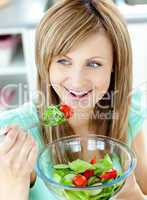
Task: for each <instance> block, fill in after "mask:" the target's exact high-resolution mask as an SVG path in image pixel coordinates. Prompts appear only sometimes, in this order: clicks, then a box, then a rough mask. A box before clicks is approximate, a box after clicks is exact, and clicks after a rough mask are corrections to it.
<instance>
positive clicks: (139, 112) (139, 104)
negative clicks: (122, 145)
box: [128, 89, 147, 144]
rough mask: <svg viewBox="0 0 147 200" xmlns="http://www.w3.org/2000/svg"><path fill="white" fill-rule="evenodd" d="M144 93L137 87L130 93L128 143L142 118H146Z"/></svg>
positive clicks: (135, 132)
mask: <svg viewBox="0 0 147 200" xmlns="http://www.w3.org/2000/svg"><path fill="white" fill-rule="evenodd" d="M143 95H144V93H143V92H142V91H141V90H140V89H137V90H135V91H133V93H132V100H131V107H130V112H129V121H128V140H129V144H131V143H132V140H133V139H134V138H135V137H136V135H137V134H138V133H139V131H140V130H141V128H142V125H143V122H144V120H145V119H146V118H147V107H146V106H144V105H143V98H144V96H143Z"/></svg>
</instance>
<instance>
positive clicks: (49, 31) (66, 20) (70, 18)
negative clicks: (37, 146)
mask: <svg viewBox="0 0 147 200" xmlns="http://www.w3.org/2000/svg"><path fill="white" fill-rule="evenodd" d="M91 2H92V1H91ZM93 5H94V8H95V9H96V11H91V10H90V9H89V8H88V7H87V4H84V3H82V2H81V1H80V0H64V1H60V2H58V3H56V4H54V5H53V6H52V7H51V8H49V10H48V11H47V12H46V14H45V16H44V17H43V19H42V20H41V22H40V24H39V25H38V27H37V31H36V65H37V71H38V90H39V91H41V92H42V93H43V94H44V96H45V100H46V102H45V104H44V105H43V106H42V107H40V108H39V112H40V114H41V113H43V112H44V110H45V108H46V106H47V105H51V104H59V97H58V96H57V94H56V92H55V91H54V89H53V88H52V86H49V87H48V85H49V84H50V81H49V69H50V64H51V62H52V59H53V57H54V56H58V55H61V54H63V55H66V54H67V53H68V52H69V51H70V50H71V49H72V47H73V46H74V45H76V44H77V43H79V42H81V41H82V40H84V39H85V38H86V37H88V36H89V35H90V34H92V33H93V32H96V31H98V30H99V29H100V27H103V28H104V29H105V31H106V32H107V34H108V36H109V38H110V40H111V42H112V45H113V57H114V59H113V60H114V63H113V72H112V75H111V83H110V87H109V91H110V90H111V91H119V93H118V95H115V97H114V102H113V110H112V111H113V112H114V113H119V118H118V119H114V118H113V117H112V118H111V119H109V120H103V123H101V122H102V121H101V120H100V119H93V121H95V122H96V124H97V128H98V130H97V134H103V135H107V136H110V137H113V138H116V139H119V140H122V141H126V140H127V131H128V125H129V124H128V113H129V107H130V103H131V99H130V98H128V96H129V92H130V91H131V89H132V50H131V44H130V37H129V33H128V30H127V26H126V23H125V21H124V18H123V17H122V16H121V14H120V12H119V10H118V9H117V7H116V6H115V5H114V3H113V2H111V1H109V0H95V1H93ZM102 101H103V99H101V102H102ZM98 109H99V108H97V106H95V108H94V112H98ZM99 111H100V110H99ZM100 121H101V122H100ZM102 124H103V125H104V126H103V131H102V132H101V131H99V130H100V129H99V128H100V126H102ZM42 134H43V138H44V142H45V143H49V142H51V141H52V140H54V139H57V138H59V137H62V136H65V135H69V134H73V132H72V128H71V127H70V126H69V124H68V123H65V124H64V125H61V126H58V127H50V128H44V127H42Z"/></svg>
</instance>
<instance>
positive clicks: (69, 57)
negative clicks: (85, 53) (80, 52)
mask: <svg viewBox="0 0 147 200" xmlns="http://www.w3.org/2000/svg"><path fill="white" fill-rule="evenodd" d="M62 56H64V57H66V58H68V59H70V60H72V58H70V57H69V56H67V55H61V56H60V57H62ZM95 58H100V59H104V57H100V56H93V57H90V58H87V60H88V61H89V60H91V59H95Z"/></svg>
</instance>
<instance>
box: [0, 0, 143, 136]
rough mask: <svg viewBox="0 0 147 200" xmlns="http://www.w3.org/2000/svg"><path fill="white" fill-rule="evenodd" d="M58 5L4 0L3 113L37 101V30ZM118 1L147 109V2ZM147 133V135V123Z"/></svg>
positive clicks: (0, 14) (0, 27)
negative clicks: (48, 11) (49, 11)
mask: <svg viewBox="0 0 147 200" xmlns="http://www.w3.org/2000/svg"><path fill="white" fill-rule="evenodd" d="M55 2H56V1H55V0H48V1H47V0H0V112H3V111H4V110H6V109H10V108H14V107H17V106H18V105H21V104H23V103H24V102H26V101H28V100H31V99H34V98H35V96H36V66H35V62H34V36H35V27H36V25H37V23H38V22H39V20H40V19H41V17H42V16H43V14H44V12H45V11H46V10H47V9H48V8H49V7H50V6H51V5H52V4H53V3H55ZM114 2H115V3H116V4H117V6H118V7H119V9H120V11H121V12H122V13H123V15H124V16H125V18H126V20H127V23H128V28H129V32H130V35H131V40H132V45H133V87H134V88H136V87H140V88H141V90H142V91H143V98H142V104H143V106H145V108H147V0H114ZM18 96H19V98H18ZM144 131H145V132H147V120H146V121H145V123H144ZM146 135H147V134H146Z"/></svg>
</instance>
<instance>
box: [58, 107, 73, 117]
mask: <svg viewBox="0 0 147 200" xmlns="http://www.w3.org/2000/svg"><path fill="white" fill-rule="evenodd" d="M60 111H61V112H63V113H64V115H65V117H66V118H67V119H68V118H70V117H72V116H73V110H72V108H71V107H69V106H68V105H66V104H62V105H61V106H60Z"/></svg>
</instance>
